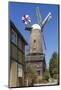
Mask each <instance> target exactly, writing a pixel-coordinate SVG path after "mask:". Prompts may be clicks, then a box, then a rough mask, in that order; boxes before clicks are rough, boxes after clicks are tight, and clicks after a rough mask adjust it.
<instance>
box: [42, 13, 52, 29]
mask: <svg viewBox="0 0 61 90" xmlns="http://www.w3.org/2000/svg"><path fill="white" fill-rule="evenodd" d="M51 18H52V16H51V12H49V13H48V15H47V16H46V18H45V19H44V21H43V22H42V29H43V27H44V26H45V25H47V23H48V22H49V20H50V19H51Z"/></svg>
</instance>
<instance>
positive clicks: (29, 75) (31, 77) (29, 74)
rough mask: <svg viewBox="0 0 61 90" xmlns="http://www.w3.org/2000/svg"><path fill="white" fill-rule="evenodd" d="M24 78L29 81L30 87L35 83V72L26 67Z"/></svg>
mask: <svg viewBox="0 0 61 90" xmlns="http://www.w3.org/2000/svg"><path fill="white" fill-rule="evenodd" d="M26 76H27V78H28V80H30V82H31V85H33V84H34V83H35V81H36V78H37V73H36V72H35V70H34V69H33V68H32V67H30V66H27V68H26Z"/></svg>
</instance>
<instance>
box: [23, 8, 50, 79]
mask: <svg viewBox="0 0 61 90" xmlns="http://www.w3.org/2000/svg"><path fill="white" fill-rule="evenodd" d="M36 15H37V19H38V24H33V25H30V24H29V21H30V20H29V19H30V18H29V16H28V17H26V16H25V17H23V22H25V24H26V27H25V29H26V30H28V31H30V46H29V52H28V54H27V56H26V60H27V65H29V66H31V67H32V68H33V69H34V70H35V71H36V72H37V75H38V76H40V77H41V78H42V76H43V72H44V71H45V68H46V62H45V53H44V49H43V43H44V47H45V49H46V45H45V41H44V36H43V28H44V26H45V25H46V24H47V23H48V21H49V20H50V19H51V13H50V12H49V14H48V15H47V17H46V18H45V19H44V21H43V22H42V18H41V15H40V11H39V8H38V7H37V8H36ZM30 22H31V21H30Z"/></svg>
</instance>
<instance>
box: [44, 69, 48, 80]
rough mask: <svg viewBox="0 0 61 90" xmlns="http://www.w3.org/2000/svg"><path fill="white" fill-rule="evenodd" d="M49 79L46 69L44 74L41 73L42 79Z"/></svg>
mask: <svg viewBox="0 0 61 90" xmlns="http://www.w3.org/2000/svg"><path fill="white" fill-rule="evenodd" d="M48 80H49V72H48V70H47V69H46V70H45V72H44V74H43V81H48Z"/></svg>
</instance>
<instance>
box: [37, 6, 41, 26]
mask: <svg viewBox="0 0 61 90" xmlns="http://www.w3.org/2000/svg"><path fill="white" fill-rule="evenodd" d="M36 16H37V20H38V24H39V25H40V27H41V26H42V18H41V15H40V10H39V7H37V8H36Z"/></svg>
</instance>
